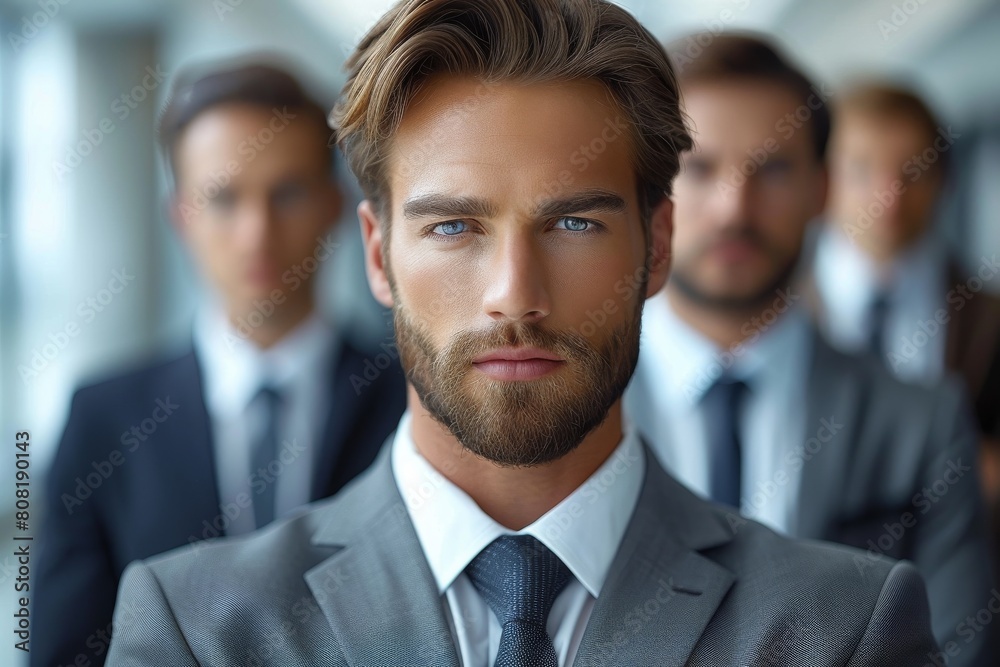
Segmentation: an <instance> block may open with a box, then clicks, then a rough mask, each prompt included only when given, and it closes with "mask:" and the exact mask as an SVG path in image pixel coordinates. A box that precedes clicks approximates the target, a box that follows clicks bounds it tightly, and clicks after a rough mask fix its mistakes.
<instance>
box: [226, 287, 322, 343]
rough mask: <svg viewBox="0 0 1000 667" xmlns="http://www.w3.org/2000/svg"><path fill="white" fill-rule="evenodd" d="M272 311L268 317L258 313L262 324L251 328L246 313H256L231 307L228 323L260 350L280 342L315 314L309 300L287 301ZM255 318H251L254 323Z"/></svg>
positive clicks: (228, 312)
mask: <svg viewBox="0 0 1000 667" xmlns="http://www.w3.org/2000/svg"><path fill="white" fill-rule="evenodd" d="M272 305H273V307H274V311H273V312H272V313H271V314H270V315H266V314H264V313H259V314H260V316H261V319H262V320H263V322H261V323H260V325H259V326H253V323H252V322H251V320H250V318H249V317H248V316H247V315H248V313H251V312H256V311H255V310H251V309H248V308H246V307H233V306H230V307H229V308H228V309H227V317H228V319H229V323H230V324H231V325H232V326H233V328H235V329H236V330H237V331H239V332H241V333H243V334H248V335H247V340H249V341H250V342H251V343H253V344H254V345H255V346H256V347H258V348H259V349H261V350H266V349H268V348H269V347H271V346H273V345H275V344H277V343H278V342H280V341H281V340H282V339H283V338H285V336H287V335H288V334H289V333H291V332H292V331H294V330H295V328H296V327H297V326H299V325H300V324H302V323H303V322H305V321H306V319H308V318H309V316H310V315H312V314H313V312H315V310H316V308H315V302H314V301H313V299H312V298H311V297H310V298H303V299H298V300H295V301H293V300H291V299H289V300H288V301H286V302H285V303H282V304H279V305H274V304H272ZM256 321H257V318H256V317H254V318H253V322H256Z"/></svg>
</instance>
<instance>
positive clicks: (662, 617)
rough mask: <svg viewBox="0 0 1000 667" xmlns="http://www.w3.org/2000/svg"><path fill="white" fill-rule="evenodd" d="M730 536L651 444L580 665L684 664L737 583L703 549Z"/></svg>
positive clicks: (579, 657) (579, 654) (581, 650)
mask: <svg viewBox="0 0 1000 667" xmlns="http://www.w3.org/2000/svg"><path fill="white" fill-rule="evenodd" d="M739 521H740V520H737V521H736V522H735V523H734V527H737V528H738V525H739ZM731 536H732V530H731V529H730V528H729V527H727V526H726V525H725V524H724V523H723V522H722V521H721V519H720V518H719V517H718V516H717V515H716V514H714V513H713V512H712V510H711V509H710V507H709V506H708V505H707V504H706V503H705V502H704V501H701V500H698V499H696V498H695V497H694V496H693V495H692V494H691V493H690V492H689V491H688V490H686V489H684V488H683V487H681V486H680V484H678V483H677V482H676V481H675V480H673V479H672V478H671V477H669V476H668V475H667V474H666V473H665V472H664V471H663V469H662V468H660V466H659V464H658V463H656V459H655V457H654V456H653V454H652V452H651V451H650V450H649V448H648V447H647V448H646V478H645V482H644V484H643V490H642V492H641V494H640V496H639V500H638V502H637V504H636V509H635V512H634V514H633V515H632V520H631V521H630V523H629V526H628V529H627V530H626V532H625V535H624V537H623V539H622V544H621V547H620V548H619V550H618V553H617V555H616V556H615V559H614V562H613V563H612V565H611V570H610V572H609V575H608V578H607V580H606V581H605V584H604V588H603V589H602V590H601V594H600V596H599V597H598V599H597V602H596V603H595V605H594V609H593V612H592V613H591V616H590V620H589V622H588V624H587V629H586V632H585V633H584V636H583V639H582V640H581V644H580V648H579V650H578V652H577V656H576V660H575V662H574V665H576V666H584V667H589V666H590V665H608V664H619V665H639V664H642V665H646V664H656V665H664V666H667V665H683V664H685V662H686V661H687V660H688V658H689V656H690V655H691V652H692V651H693V650H694V647H695V644H697V642H698V640H699V638H700V637H701V636H702V634H703V633H704V631H705V628H706V626H707V625H708V623H709V622H710V620H711V618H712V617H713V616H714V615H715V612H716V609H717V608H718V606H719V604H720V603H721V602H722V600H723V598H724V597H725V595H726V592H727V591H728V590H729V588H730V587H731V586H732V585H733V582H734V581H735V576H734V575H733V573H732V572H730V571H729V570H727V569H726V568H724V567H722V566H720V565H718V564H716V563H715V562H713V561H712V560H710V559H708V558H706V557H704V556H702V555H701V554H699V553H698V550H699V549H706V548H709V547H712V546H718V545H721V544H724V543H726V542H728V541H729V540H730V539H731Z"/></svg>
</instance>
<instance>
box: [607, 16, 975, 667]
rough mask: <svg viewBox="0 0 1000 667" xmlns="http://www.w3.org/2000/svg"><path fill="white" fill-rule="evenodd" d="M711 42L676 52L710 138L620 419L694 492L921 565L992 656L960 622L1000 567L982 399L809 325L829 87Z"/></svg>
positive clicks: (775, 524)
mask: <svg viewBox="0 0 1000 667" xmlns="http://www.w3.org/2000/svg"><path fill="white" fill-rule="evenodd" d="M700 40H701V38H700V37H693V38H692V40H691V41H692V42H694V43H699V44H700V43H701V41H703V40H701V41H700ZM711 42H712V43H711V44H709V45H708V46H707V47H705V48H704V51H703V52H702V53H701V54H700V55H699V57H698V58H697V59H695V60H691V59H687V58H685V55H684V51H683V48H684V47H683V45H684V44H685V42H684V41H683V40H682V41H680V42H678V43H677V46H676V48H677V51H676V62H677V64H678V67H679V68H680V70H681V76H680V79H681V88H682V92H683V95H684V109H685V111H686V113H687V114H688V117H689V118H690V119H691V122H692V126H693V132H692V134H693V135H694V139H695V143H696V148H695V150H694V151H693V152H691V153H688V154H687V155H685V156H684V158H683V160H682V165H681V172H680V175H679V176H678V178H677V180H676V181H675V184H674V205H675V223H676V224H675V235H674V245H673V251H674V256H673V268H672V274H671V277H670V282H669V283H668V286H667V289H666V290H665V293H664V294H662V295H659V296H656V297H655V298H653V299H651V300H650V302H649V303H648V304H647V307H646V310H645V313H644V319H643V348H642V354H641V355H640V360H639V365H638V370H637V371H636V375H635V380H634V381H633V384H632V386H631V387H630V389H629V392H628V394H627V398H626V400H625V405H626V414H628V415H630V416H631V417H632V418H633V420H634V421H635V422H636V423H637V425H638V427H639V430H640V431H642V432H643V433H644V434H646V435H648V436H649V442H650V444H651V445H652V448H653V450H654V452H655V453H656V454H657V456H658V458H659V459H660V461H661V462H662V463H663V464H664V466H665V467H666V468H667V469H668V470H669V471H671V472H672V473H673V474H675V475H676V476H677V477H678V479H680V480H681V481H682V482H684V483H685V484H687V485H688V486H689V487H690V488H691V489H693V490H694V491H696V492H697V493H699V494H701V495H703V496H705V497H708V498H710V499H712V500H715V501H717V502H721V503H725V504H728V505H731V506H733V507H737V508H739V509H740V511H741V512H742V514H743V515H744V516H746V517H749V518H753V519H756V520H759V521H761V522H762V523H764V524H766V525H769V526H771V527H772V528H775V529H777V530H779V531H783V532H785V533H787V534H790V535H792V536H795V537H803V538H812V539H823V540H831V541H837V542H843V543H846V544H850V545H854V546H857V547H860V548H862V549H865V550H866V552H867V553H866V554H865V555H864V556H863V557H862V558H860V559H859V560H858V562H857V564H858V567H860V568H865V567H867V565H868V564H869V563H870V562H871V560H870V558H872V557H874V556H875V555H877V554H884V555H889V556H892V557H894V558H907V559H911V560H912V561H913V562H914V563H915V564H916V565H917V567H918V568H919V569H920V571H921V573H922V574H923V575H924V577H925V579H926V581H927V588H928V595H929V598H930V605H931V618H932V621H933V627H934V630H935V636H936V637H937V639H938V642H939V643H940V645H941V646H942V647H943V648H947V647H949V646H950V647H952V649H953V650H952V651H951V652H950V653H949V655H950V656H951V659H952V662H951V663H950V664H961V665H968V664H980V661H982V660H985V659H986V657H985V656H986V655H987V650H988V641H987V635H988V634H989V631H982V632H976V633H973V632H971V627H967V625H966V624H965V619H966V618H967V617H968V616H969V615H972V616H975V614H976V612H977V610H979V609H980V608H982V607H983V605H984V604H986V602H987V600H988V598H989V592H990V590H991V588H992V578H991V576H990V574H989V561H988V553H987V552H988V549H987V544H986V539H985V526H984V523H983V509H982V505H983V504H982V500H981V496H980V492H979V486H978V477H977V475H976V472H975V468H976V450H975V446H976V439H975V428H974V426H973V424H972V420H971V415H970V412H969V410H968V406H967V405H966V403H965V402H964V400H962V394H961V392H960V391H959V390H958V389H957V388H956V387H954V386H952V385H945V386H938V387H936V388H934V389H924V388H918V387H912V386H906V385H903V384H902V383H900V382H898V381H896V380H894V379H893V378H892V377H891V376H890V374H889V373H887V372H886V371H884V370H883V369H882V367H881V365H880V364H878V363H877V360H874V359H871V360H867V359H863V358H860V357H852V356H847V355H844V354H840V353H838V352H835V351H834V350H833V349H831V347H830V346H829V345H828V344H827V343H825V342H824V341H823V340H822V339H821V338H820V336H819V335H818V333H817V331H816V329H815V328H814V326H813V325H812V324H810V322H809V319H808V317H807V315H806V313H805V309H804V304H803V303H800V299H801V296H800V293H799V291H798V289H797V287H796V286H795V283H794V282H793V273H794V272H795V271H796V267H797V264H798V259H799V255H800V251H801V248H802V244H803V237H804V234H805V231H806V227H807V223H808V222H809V221H810V220H811V219H812V218H814V217H815V216H816V215H818V214H819V213H820V212H821V211H822V210H823V204H824V199H825V196H826V185H827V173H826V166H825V149H826V143H827V136H828V134H829V128H830V121H829V116H828V114H827V109H826V105H825V103H824V99H823V97H824V93H823V91H822V90H821V89H819V88H816V87H814V86H812V85H811V84H810V82H809V81H808V80H807V79H806V77H805V76H804V75H802V74H801V73H800V72H799V71H798V70H796V69H795V68H794V67H793V66H792V65H790V64H789V63H788V62H787V61H786V60H785V59H784V58H783V57H782V56H780V55H779V54H778V53H777V52H776V51H775V50H774V49H773V48H772V47H771V46H769V45H768V44H766V43H765V42H763V41H762V40H760V39H757V38H755V37H752V36H747V35H721V36H717V37H715V38H714V39H713V40H711ZM803 119H806V120H803ZM845 279H846V277H845ZM964 630H968V631H969V632H965V631H964Z"/></svg>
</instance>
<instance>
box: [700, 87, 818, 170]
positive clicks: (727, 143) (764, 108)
mask: <svg viewBox="0 0 1000 667" xmlns="http://www.w3.org/2000/svg"><path fill="white" fill-rule="evenodd" d="M683 106H684V111H685V113H686V114H687V115H688V117H689V118H690V120H691V124H692V129H693V135H694V140H695V152H698V151H702V150H712V151H726V150H731V151H733V152H740V153H744V152H745V151H746V150H747V149H751V148H756V147H759V146H761V145H762V144H764V143H765V142H766V141H768V140H769V139H770V140H773V141H774V142H776V143H777V144H778V146H780V147H781V148H784V149H785V150H786V151H797V150H807V151H811V150H812V127H811V126H810V125H809V120H810V119H811V117H812V110H811V109H809V107H808V106H807V105H806V104H805V101H804V100H801V99H800V98H799V96H798V95H796V94H795V92H794V91H792V90H791V89H790V88H789V87H788V86H784V85H781V84H779V83H775V82H771V81H754V80H739V81H732V82H711V83H708V82H700V83H693V84H691V85H689V86H687V87H685V89H684V93H683Z"/></svg>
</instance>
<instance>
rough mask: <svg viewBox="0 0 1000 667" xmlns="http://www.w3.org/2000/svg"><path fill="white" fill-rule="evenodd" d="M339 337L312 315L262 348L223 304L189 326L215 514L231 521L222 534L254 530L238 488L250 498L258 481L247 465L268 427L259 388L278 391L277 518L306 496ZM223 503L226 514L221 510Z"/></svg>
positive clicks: (207, 309) (204, 311)
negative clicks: (205, 419)
mask: <svg viewBox="0 0 1000 667" xmlns="http://www.w3.org/2000/svg"><path fill="white" fill-rule="evenodd" d="M336 338H337V336H336V333H335V330H334V329H333V327H332V326H330V324H329V323H328V322H327V321H326V319H325V318H324V317H323V316H322V315H319V314H315V313H314V314H313V315H312V316H310V317H309V318H308V319H307V320H306V321H304V322H303V323H301V324H300V325H298V326H297V327H296V328H295V329H294V330H293V331H291V332H290V333H289V334H288V335H287V336H285V337H284V338H282V339H281V340H280V341H278V342H277V343H275V344H274V345H272V346H271V347H269V348H267V349H265V350H262V349H260V348H258V347H257V346H256V345H254V344H253V343H252V342H251V341H250V340H249V339H245V338H243V337H241V336H240V334H239V333H238V332H237V331H236V330H235V329H234V328H233V327H232V325H231V324H230V322H229V320H228V318H227V317H226V316H225V314H224V313H223V312H222V310H221V309H220V308H218V307H215V306H214V305H206V306H205V307H203V308H202V309H201V310H200V311H199V313H198V317H197V319H196V320H195V328H194V346H195V354H196V355H197V357H198V363H199V366H200V367H201V372H202V380H203V387H204V396H205V406H206V408H207V410H208V416H209V420H210V422H211V433H212V447H213V453H214V455H215V467H216V476H217V483H218V488H219V501H220V505H221V507H220V515H223V516H226V519H227V520H228V522H229V523H228V526H227V528H226V533H227V534H229V535H236V534H240V533H245V532H249V531H251V530H253V529H254V528H255V526H254V511H253V506H252V504H251V505H250V506H246V505H247V503H246V502H244V503H242V504H241V503H240V502H239V500H240V498H241V494H246V496H249V497H250V498H251V499H252V498H254V497H255V494H254V493H253V488H254V487H253V483H254V481H255V479H261V480H262V481H263V479H262V478H259V477H257V475H256V472H254V471H251V469H250V468H251V460H252V452H251V449H252V448H253V446H254V444H255V443H256V442H257V441H258V439H259V438H260V437H262V433H263V430H264V429H265V424H264V419H265V416H264V413H263V411H262V409H261V404H260V402H256V401H254V399H255V398H256V397H257V394H258V392H259V391H260V389H261V388H262V387H264V386H270V387H273V388H275V389H276V390H277V391H278V392H279V393H280V394H281V408H280V410H279V413H278V433H279V443H280V444H279V445H278V457H277V460H278V461H279V463H280V471H279V473H278V474H277V475H276V476H275V477H274V480H275V481H274V482H273V483H275V484H276V487H275V495H274V497H275V514H274V516H275V518H278V517H280V516H283V515H286V514H288V513H289V512H291V511H292V510H294V509H295V508H296V507H298V506H300V505H302V504H304V503H307V502H309V500H310V495H311V489H312V477H313V471H314V467H315V463H316V458H317V452H318V449H319V447H320V442H321V441H322V438H323V429H324V427H325V424H326V420H327V412H328V411H329V400H330V391H331V387H330V377H331V369H332V368H333V361H334V360H333V359H332V358H331V355H332V354H334V353H335V351H336V349H338V345H337V340H336ZM257 486H258V488H259V483H258V484H257ZM246 496H242V497H243V498H245V497H246ZM251 502H252V501H251ZM227 506H228V510H229V512H226V511H225V510H226V509H227ZM234 507H235V508H237V510H238V511H234ZM232 514H236V516H235V517H234V516H231V515H232Z"/></svg>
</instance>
